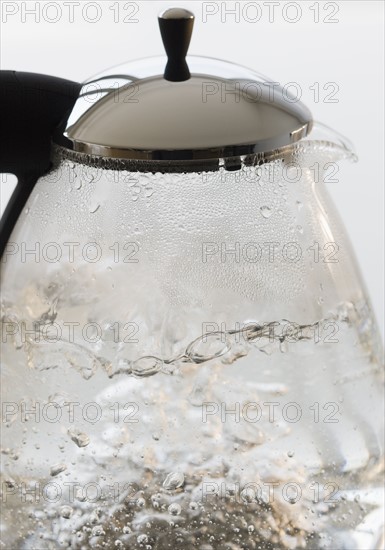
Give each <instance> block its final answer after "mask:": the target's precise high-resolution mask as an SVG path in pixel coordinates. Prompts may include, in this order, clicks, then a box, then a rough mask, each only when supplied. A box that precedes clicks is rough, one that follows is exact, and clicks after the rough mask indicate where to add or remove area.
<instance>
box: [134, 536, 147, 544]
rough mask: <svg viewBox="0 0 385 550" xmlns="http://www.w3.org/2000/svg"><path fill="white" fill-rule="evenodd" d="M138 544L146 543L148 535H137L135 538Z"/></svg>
mask: <svg viewBox="0 0 385 550" xmlns="http://www.w3.org/2000/svg"><path fill="white" fill-rule="evenodd" d="M136 541H137V542H138V544H146V543H147V542H148V536H147V535H139V537H138V538H137V539H136Z"/></svg>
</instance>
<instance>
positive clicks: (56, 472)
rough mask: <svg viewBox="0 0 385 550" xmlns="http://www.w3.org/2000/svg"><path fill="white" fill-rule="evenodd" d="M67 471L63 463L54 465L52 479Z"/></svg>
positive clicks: (51, 470) (51, 471) (51, 472)
mask: <svg viewBox="0 0 385 550" xmlns="http://www.w3.org/2000/svg"><path fill="white" fill-rule="evenodd" d="M66 469H67V466H66V465H65V464H63V463H61V464H54V466H51V469H50V474H51V476H52V477H54V476H57V475H59V474H61V473H62V472H64V470H66Z"/></svg>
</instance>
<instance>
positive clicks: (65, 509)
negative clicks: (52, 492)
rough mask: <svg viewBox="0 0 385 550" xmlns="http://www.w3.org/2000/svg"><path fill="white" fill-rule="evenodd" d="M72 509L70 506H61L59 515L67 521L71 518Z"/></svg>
mask: <svg viewBox="0 0 385 550" xmlns="http://www.w3.org/2000/svg"><path fill="white" fill-rule="evenodd" d="M72 512H73V509H72V508H71V506H62V508H61V510H60V515H61V517H62V518H65V519H69V518H70V517H71V516H72Z"/></svg>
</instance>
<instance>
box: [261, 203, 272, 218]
mask: <svg viewBox="0 0 385 550" xmlns="http://www.w3.org/2000/svg"><path fill="white" fill-rule="evenodd" d="M260 211H261V214H262V216H263V217H264V218H266V219H268V218H270V216H271V215H272V213H273V211H272V209H271V208H270V207H269V206H261V208H260Z"/></svg>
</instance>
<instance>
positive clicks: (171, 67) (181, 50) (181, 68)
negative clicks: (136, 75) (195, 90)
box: [158, 8, 194, 82]
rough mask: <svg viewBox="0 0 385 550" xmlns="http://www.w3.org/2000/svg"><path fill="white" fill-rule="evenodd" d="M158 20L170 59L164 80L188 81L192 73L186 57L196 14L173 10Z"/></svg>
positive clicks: (179, 9)
mask: <svg viewBox="0 0 385 550" xmlns="http://www.w3.org/2000/svg"><path fill="white" fill-rule="evenodd" d="M158 20H159V27H160V33H161V35H162V40H163V45H164V49H165V50H166V54H167V57H168V62H167V65H166V68H165V71H164V78H165V79H166V80H170V81H171V82H183V81H184V80H188V79H189V78H190V71H189V68H188V65H187V62H186V55H187V50H188V47H189V45H190V40H191V35H192V30H193V26H194V14H193V13H191V11H188V10H185V9H183V8H171V9H169V10H166V11H164V12H162V13H161V14H160V15H159V17H158Z"/></svg>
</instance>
